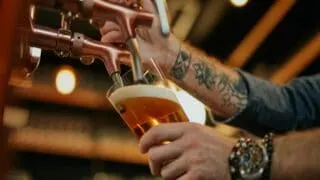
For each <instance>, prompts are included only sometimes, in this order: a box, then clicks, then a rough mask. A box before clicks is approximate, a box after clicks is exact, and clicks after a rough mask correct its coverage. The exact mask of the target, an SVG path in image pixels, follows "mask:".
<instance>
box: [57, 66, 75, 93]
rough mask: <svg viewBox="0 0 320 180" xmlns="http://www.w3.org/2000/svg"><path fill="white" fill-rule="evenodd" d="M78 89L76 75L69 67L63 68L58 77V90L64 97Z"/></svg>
mask: <svg viewBox="0 0 320 180" xmlns="http://www.w3.org/2000/svg"><path fill="white" fill-rule="evenodd" d="M75 87H76V75H75V73H74V70H73V69H72V68H71V67H69V66H66V67H62V68H60V69H59V71H58V73H57V75H56V88H57V90H58V92H59V93H61V94H63V95H67V94H71V93H72V92H73V90H74V89H75Z"/></svg>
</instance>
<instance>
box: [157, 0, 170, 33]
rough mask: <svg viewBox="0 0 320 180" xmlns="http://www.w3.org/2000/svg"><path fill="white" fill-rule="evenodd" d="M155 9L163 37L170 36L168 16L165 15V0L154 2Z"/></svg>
mask: <svg viewBox="0 0 320 180" xmlns="http://www.w3.org/2000/svg"><path fill="white" fill-rule="evenodd" d="M154 2H155V5H156V9H157V11H158V14H159V18H160V27H161V32H162V35H163V36H168V35H169V34H170V23H169V16H168V13H167V2H166V0H154Z"/></svg>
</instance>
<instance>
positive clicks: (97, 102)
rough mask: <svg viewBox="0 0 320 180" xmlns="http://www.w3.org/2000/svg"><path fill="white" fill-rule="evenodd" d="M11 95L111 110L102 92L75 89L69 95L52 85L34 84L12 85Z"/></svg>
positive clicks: (19, 97)
mask: <svg viewBox="0 0 320 180" xmlns="http://www.w3.org/2000/svg"><path fill="white" fill-rule="evenodd" d="M12 95H13V97H15V98H18V99H26V100H33V101H41V102H47V103H53V104H61V105H69V106H75V107H83V108H88V109H94V110H112V106H111V104H110V102H109V101H108V99H107V98H106V97H105V94H103V93H97V92H94V91H91V90H84V89H76V90H75V92H73V93H72V94H70V95H62V94H60V93H58V92H57V91H56V89H55V88H54V87H53V86H49V85H43V84H34V85H33V86H32V87H24V86H20V87H13V88H12Z"/></svg>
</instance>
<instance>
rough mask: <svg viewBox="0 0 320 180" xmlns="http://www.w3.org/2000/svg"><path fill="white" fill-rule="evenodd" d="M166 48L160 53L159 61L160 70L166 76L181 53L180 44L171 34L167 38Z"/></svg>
mask: <svg viewBox="0 0 320 180" xmlns="http://www.w3.org/2000/svg"><path fill="white" fill-rule="evenodd" d="M166 45H167V46H166V47H165V48H164V50H163V51H162V52H161V54H162V55H161V59H159V60H160V61H163V63H161V64H162V67H161V68H162V70H163V71H164V73H165V74H166V75H168V74H170V73H171V69H172V67H173V66H174V64H175V61H176V60H177V57H178V55H179V53H180V51H181V42H180V41H179V40H178V39H177V38H176V37H175V36H174V35H173V34H171V35H170V36H169V37H168V40H167V43H166Z"/></svg>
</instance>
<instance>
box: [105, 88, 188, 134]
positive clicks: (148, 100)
mask: <svg viewBox="0 0 320 180" xmlns="http://www.w3.org/2000/svg"><path fill="white" fill-rule="evenodd" d="M109 100H110V102H111V103H112V105H113V106H114V107H115V108H116V110H117V112H118V113H119V114H120V116H121V118H122V119H123V120H124V121H125V123H126V124H127V125H128V127H129V128H130V129H131V131H132V132H134V134H135V135H136V136H137V137H138V138H140V137H141V136H142V135H143V134H144V133H145V132H146V131H147V130H149V129H150V128H151V127H153V126H156V125H158V124H160V123H171V122H187V121H188V118H187V116H186V114H185V112H184V111H183V109H182V108H181V106H180V104H179V101H178V99H177V97H176V95H175V94H174V92H172V91H171V90H170V89H168V88H163V87H157V86H154V85H131V86H126V87H123V88H120V89H117V90H116V91H115V92H113V93H112V94H111V96H110V97H109Z"/></svg>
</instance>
